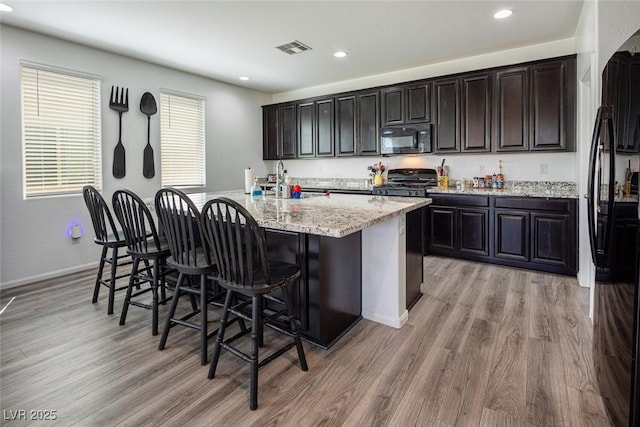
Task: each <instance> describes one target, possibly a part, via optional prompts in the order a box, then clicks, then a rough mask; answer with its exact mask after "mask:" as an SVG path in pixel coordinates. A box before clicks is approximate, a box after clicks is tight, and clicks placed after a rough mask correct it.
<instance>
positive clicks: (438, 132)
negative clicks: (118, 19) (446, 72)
mask: <svg viewBox="0 0 640 427" xmlns="http://www.w3.org/2000/svg"><path fill="white" fill-rule="evenodd" d="M433 85H434V86H433V90H434V97H435V114H436V126H435V130H434V135H435V144H434V153H447V152H457V151H460V83H459V80H458V79H447V80H439V81H435V82H434V84H433Z"/></svg>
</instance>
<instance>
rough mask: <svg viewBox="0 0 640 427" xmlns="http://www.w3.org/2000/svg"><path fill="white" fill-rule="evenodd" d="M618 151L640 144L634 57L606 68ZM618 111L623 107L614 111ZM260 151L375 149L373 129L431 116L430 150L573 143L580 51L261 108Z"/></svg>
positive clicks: (271, 154)
mask: <svg viewBox="0 0 640 427" xmlns="http://www.w3.org/2000/svg"><path fill="white" fill-rule="evenodd" d="M603 104H605V105H612V106H613V111H614V120H616V123H615V134H616V144H617V148H618V150H619V151H622V152H634V153H635V152H637V151H638V149H639V148H640V56H638V59H635V60H633V59H631V56H630V55H628V54H627V57H625V56H624V55H618V54H616V55H614V58H613V59H612V60H611V61H610V63H609V64H608V65H607V67H606V68H605V71H604V74H603ZM616 115H618V116H620V118H619V119H616V117H617V116H616ZM263 121H264V123H263V157H264V159H265V160H272V159H278V158H284V159H286V158H296V157H300V158H313V157H321V156H334V155H337V156H363V155H379V153H380V149H379V145H380V142H379V131H380V128H381V127H384V126H389V125H401V126H402V125H405V124H406V125H408V124H411V123H432V124H433V135H432V147H433V152H434V153H436V154H445V153H460V152H462V153H486V152H526V151H573V150H575V137H576V135H575V134H576V129H575V127H576V56H575V55H571V56H566V57H561V58H551V59H548V60H540V61H533V62H529V63H525V64H519V65H514V66H506V67H497V68H492V69H486V70H481V71H477V72H470V73H461V74H456V75H451V76H445V77H439V78H435V79H428V80H421V81H413V82H407V83H405V84H398V85H394V86H388V87H383V88H372V89H363V90H359V91H354V92H351V93H344V94H337V95H330V96H323V97H318V98H313V99H308V100H300V101H296V102H287V103H282V104H275V105H267V106H264V107H263Z"/></svg>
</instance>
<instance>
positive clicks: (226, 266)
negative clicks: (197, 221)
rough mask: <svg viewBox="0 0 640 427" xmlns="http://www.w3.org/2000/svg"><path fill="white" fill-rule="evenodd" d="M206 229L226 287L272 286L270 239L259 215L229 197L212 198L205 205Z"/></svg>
mask: <svg viewBox="0 0 640 427" xmlns="http://www.w3.org/2000/svg"><path fill="white" fill-rule="evenodd" d="M202 230H203V233H204V235H205V238H206V239H207V243H208V244H209V247H210V248H211V249H210V250H211V252H212V254H213V256H212V258H213V260H214V262H216V263H217V265H218V272H219V280H220V281H221V284H223V285H226V286H234V285H235V286H240V287H245V288H253V287H254V286H260V287H268V286H270V285H271V275H270V271H269V263H268V262H267V258H266V241H265V238H264V234H263V230H262V229H261V228H260V227H259V226H258V223H257V222H256V220H255V218H254V217H253V216H252V215H251V213H250V212H249V211H247V210H246V209H245V208H244V207H243V206H242V205H240V204H239V203H238V202H236V201H234V200H231V199H228V198H226V197H219V198H216V199H213V200H209V201H208V202H207V203H206V204H205V205H204V207H203V208H202Z"/></svg>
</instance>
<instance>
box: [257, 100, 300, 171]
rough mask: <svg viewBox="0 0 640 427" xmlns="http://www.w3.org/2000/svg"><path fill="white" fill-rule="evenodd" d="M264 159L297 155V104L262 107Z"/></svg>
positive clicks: (292, 157) (288, 157) (286, 157)
mask: <svg viewBox="0 0 640 427" xmlns="http://www.w3.org/2000/svg"><path fill="white" fill-rule="evenodd" d="M262 118H263V119H262V129H263V131H262V132H263V137H262V145H263V148H262V157H263V159H264V160H277V159H295V158H296V157H297V139H298V138H297V131H298V129H297V120H296V104H294V103H291V104H278V105H267V106H264V107H263V109H262Z"/></svg>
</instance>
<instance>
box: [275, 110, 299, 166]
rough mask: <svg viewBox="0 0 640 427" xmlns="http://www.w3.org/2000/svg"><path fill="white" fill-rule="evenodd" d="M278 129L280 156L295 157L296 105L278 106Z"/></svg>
mask: <svg viewBox="0 0 640 427" xmlns="http://www.w3.org/2000/svg"><path fill="white" fill-rule="evenodd" d="M279 120H280V129H281V133H280V135H279V137H280V143H279V146H280V147H281V150H282V151H281V152H280V153H279V154H280V157H282V158H283V159H295V158H296V146H297V143H296V139H297V138H296V134H297V130H298V127H297V123H296V105H295V104H291V105H283V106H281V107H280V117H279Z"/></svg>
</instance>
